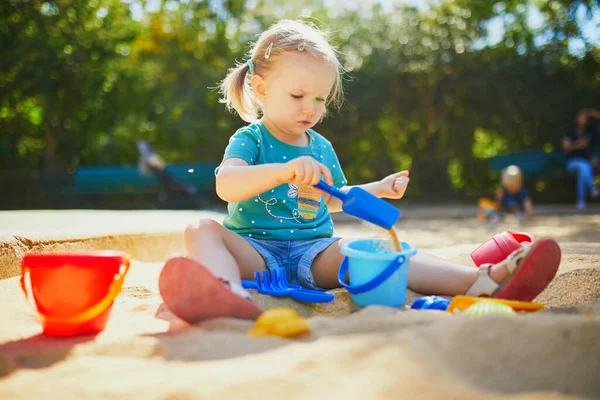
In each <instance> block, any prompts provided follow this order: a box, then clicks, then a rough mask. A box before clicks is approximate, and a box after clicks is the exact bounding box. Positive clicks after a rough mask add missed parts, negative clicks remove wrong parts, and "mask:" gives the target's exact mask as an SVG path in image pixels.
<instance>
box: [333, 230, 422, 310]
mask: <svg viewBox="0 0 600 400" xmlns="http://www.w3.org/2000/svg"><path fill="white" fill-rule="evenodd" d="M401 246H402V251H401V252H395V251H392V250H391V249H392V243H391V240H388V239H358V240H352V241H350V242H346V243H344V244H343V245H342V248H341V250H340V251H341V253H342V254H343V255H344V256H346V257H345V258H344V261H343V262H342V265H341V267H340V270H339V273H338V281H339V283H340V284H341V285H342V286H343V287H345V288H346V289H347V290H348V292H350V297H351V298H352V301H354V302H355V303H356V304H358V305H359V306H362V307H366V306H371V305H380V306H388V307H400V306H403V305H404V302H405V301H406V288H407V285H408V261H409V258H410V257H412V256H414V255H415V254H416V253H417V249H416V248H415V247H412V246H411V245H409V244H408V243H406V242H401ZM348 271H349V272H350V284H347V283H346V273H347V272H348Z"/></svg>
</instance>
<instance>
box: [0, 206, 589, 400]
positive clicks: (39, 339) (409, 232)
mask: <svg viewBox="0 0 600 400" xmlns="http://www.w3.org/2000/svg"><path fill="white" fill-rule="evenodd" d="M599 226H600V216H597V215H569V216H560V217H552V216H548V217H543V218H540V220H538V221H537V222H536V223H535V224H534V225H530V226H526V227H520V228H523V230H527V231H528V232H531V233H533V234H535V235H538V236H546V235H550V234H552V236H554V237H556V238H557V239H558V241H559V243H560V244H561V248H562V250H563V263H562V264H561V268H560V270H559V274H558V275H557V277H556V278H555V280H554V281H553V282H552V284H551V285H550V286H549V287H548V288H547V289H546V291H544V292H543V293H542V294H541V295H540V296H539V297H538V299H537V300H538V301H540V302H542V303H544V304H545V305H546V307H547V308H548V309H547V310H546V311H543V312H540V313H537V314H530V315H518V316H512V317H506V316H504V317H502V316H489V317H484V318H480V319H473V320H470V319H468V318H466V317H465V316H461V315H450V314H447V313H444V312H438V311H413V310H407V309H397V310H396V309H388V308H383V307H368V308H365V309H359V308H358V307H357V306H355V305H353V304H352V302H351V301H350V300H349V297H348V295H347V293H346V292H344V291H342V290H340V291H336V300H335V302H334V303H333V304H329V305H323V306H318V307H309V306H303V305H300V304H299V303H296V302H293V301H291V300H279V299H274V298H271V297H268V296H261V295H257V294H256V295H255V301H256V302H257V303H258V304H259V305H260V306H261V307H263V308H270V307H274V306H282V305H283V306H290V307H293V308H295V309H296V310H298V311H299V312H300V313H301V314H303V315H305V316H306V317H307V318H308V321H309V323H310V325H311V329H312V332H311V334H310V335H307V336H305V337H302V338H299V339H295V340H291V339H282V338H276V337H263V338H256V337H251V336H249V335H248V334H247V332H248V331H249V330H250V328H251V327H252V322H248V321H239V320H231V319H221V320H215V321H210V322H207V323H204V324H198V325H196V326H189V325H188V324H186V323H185V322H183V321H181V320H179V319H177V318H176V317H175V316H173V315H172V314H171V313H170V312H169V311H168V310H166V309H165V308H164V306H162V305H161V300H160V297H159V296H158V293H157V288H156V280H157V275H158V273H159V271H160V268H161V265H162V263H161V262H159V261H156V262H142V261H139V260H137V261H134V263H133V265H132V268H131V270H130V273H129V274H128V276H127V278H126V281H125V286H124V290H123V292H122V294H121V295H120V296H119V297H118V298H117V300H116V301H115V304H114V307H113V310H112V315H111V319H110V320H109V323H108V326H107V328H106V330H105V331H104V332H102V333H101V334H99V335H97V336H77V337H72V338H51V337H46V336H43V335H41V334H40V332H41V329H40V325H39V323H38V322H37V319H36V315H35V313H34V311H33V310H32V309H31V307H30V306H29V304H28V303H27V301H26V300H25V298H24V296H23V295H22V294H21V293H20V289H19V288H18V280H17V278H16V277H12V278H7V279H4V280H0V320H1V321H2V323H1V328H0V398H2V399H4V398H7V399H12V398H15V399H35V398H44V399H54V398H56V399H65V398H66V399H83V398H85V399H109V398H110V399H138V398H139V399H195V398H221V397H223V398H238V397H239V398H261V399H265V398H342V397H343V398H416V399H442V398H456V399H497V398H511V399H542V398H543V399H567V398H600V381H599V380H598V376H599V373H600V340H598V332H600V302H598V300H599V299H600V244H599V242H600V229H599ZM506 228H511V229H515V226H511V224H510V221H509V222H507V223H505V224H502V225H496V226H487V225H483V226H482V225H479V224H476V223H475V222H473V221H471V220H470V219H469V220H466V219H463V220H458V219H430V220H422V221H419V220H407V221H406V222H403V223H401V224H400V226H399V232H400V235H401V237H402V238H403V239H404V240H406V241H409V242H410V243H412V244H415V245H416V246H418V247H419V249H420V250H421V249H426V250H428V251H429V252H431V253H433V254H436V255H439V256H442V257H446V258H450V259H452V260H454V261H457V262H463V263H469V262H470V260H469V256H468V254H469V253H470V251H471V250H473V248H474V247H475V246H476V245H477V243H479V242H480V241H481V240H483V239H484V238H487V237H489V236H490V235H491V233H493V232H494V231H498V230H503V229H506ZM516 228H519V227H516ZM338 232H339V234H342V235H344V236H372V235H377V234H378V233H377V232H373V231H371V230H370V229H369V228H366V227H365V226H363V225H361V224H352V223H342V224H339V225H338ZM40 240H41V239H40ZM44 241H48V242H50V241H51V238H45V239H43V240H41V242H40V243H41V244H40V246H43V243H45V242H44ZM84 243H85V242H84ZM88 245H89V246H91V247H90V248H92V247H93V246H96V245H98V243H94V242H89V243H88ZM100 245H102V246H105V245H107V243H106V242H103V243H101V244H100ZM165 246H167V248H165V249H163V250H162V252H167V251H171V250H176V249H174V248H173V246H174V245H173V244H172V243H171V242H170V241H168V244H167V245H165ZM131 250H132V252H133V253H136V252H138V251H141V250H140V249H138V248H136V247H135V246H132V249H131ZM157 251H158V250H157ZM158 254H159V253H157V256H158ZM136 258H139V257H136ZM9 267H10V268H11V269H13V268H14V265H10V266H6V265H2V268H9ZM13 275H14V274H13ZM418 296H419V295H418V294H416V293H412V292H411V293H409V296H408V300H407V302H408V303H409V304H410V302H412V300H414V299H415V298H416V297H418Z"/></svg>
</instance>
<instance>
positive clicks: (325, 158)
mask: <svg viewBox="0 0 600 400" xmlns="http://www.w3.org/2000/svg"><path fill="white" fill-rule="evenodd" d="M307 133H308V135H309V137H310V143H309V145H308V146H305V147H299V146H292V145H289V144H287V143H284V142H282V141H280V140H278V139H277V138H275V137H274V136H273V135H272V134H271V133H270V132H269V131H268V130H267V128H266V127H265V126H264V125H263V123H262V122H257V123H253V124H250V125H248V126H246V127H243V128H241V129H239V130H238V131H237V132H236V133H235V134H234V135H233V136H232V137H231V138H230V139H229V145H228V146H227V148H226V149H225V155H224V156H223V161H225V160H226V159H228V158H241V159H242V160H244V161H246V162H247V163H248V165H259V164H269V163H285V162H287V161H290V160H292V159H294V158H298V157H301V156H312V157H313V158H314V159H316V160H317V161H319V162H320V163H322V164H323V165H325V166H327V167H328V168H329V170H330V171H331V174H332V175H333V183H334V185H335V186H336V187H338V188H341V187H343V186H345V185H346V178H345V176H344V173H343V171H342V168H341V166H340V162H339V160H338V158H337V155H336V154H335V151H334V150H333V147H332V146H331V143H330V142H329V141H328V140H327V139H325V138H324V137H323V136H321V135H320V134H318V133H317V132H315V131H313V130H310V129H309V130H308V131H307ZM227 209H228V211H229V215H227V217H225V220H224V221H223V225H224V226H225V227H226V228H228V229H230V230H232V231H233V232H236V233H237V234H239V235H242V236H248V237H252V238H255V239H266V240H306V239H315V238H320V237H331V236H332V235H333V222H332V220H331V217H330V215H329V211H328V209H327V206H326V205H325V202H324V199H323V196H321V195H320V194H318V193H316V192H315V189H314V188H312V187H311V186H300V187H298V186H297V185H293V184H285V185H280V186H277V187H275V188H273V189H271V190H268V191H266V192H264V193H261V194H259V195H258V196H255V197H252V198H251V199H248V200H244V201H239V202H231V203H229V204H228V206H227Z"/></svg>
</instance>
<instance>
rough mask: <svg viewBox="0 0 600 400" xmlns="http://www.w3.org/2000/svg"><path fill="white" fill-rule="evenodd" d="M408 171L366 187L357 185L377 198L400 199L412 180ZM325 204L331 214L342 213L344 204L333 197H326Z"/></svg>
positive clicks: (345, 188) (346, 188) (392, 175)
mask: <svg viewBox="0 0 600 400" xmlns="http://www.w3.org/2000/svg"><path fill="white" fill-rule="evenodd" d="M409 174H410V173H409V172H408V171H401V172H396V173H394V174H391V175H388V176H386V177H385V178H383V179H382V180H380V181H377V182H370V183H365V184H364V185H356V187H359V188H361V189H364V190H366V191H367V192H369V193H371V194H372V195H373V196H375V197H379V198H387V199H400V198H402V196H404V192H406V187H407V186H408V182H410V178H409V177H408V176H409ZM352 187H354V186H344V187H343V188H341V190H342V191H344V192H347V191H348V190H350V189H351V188H352ZM325 204H327V208H329V212H338V211H342V202H341V201H340V200H338V199H337V198H335V197H333V196H326V197H325Z"/></svg>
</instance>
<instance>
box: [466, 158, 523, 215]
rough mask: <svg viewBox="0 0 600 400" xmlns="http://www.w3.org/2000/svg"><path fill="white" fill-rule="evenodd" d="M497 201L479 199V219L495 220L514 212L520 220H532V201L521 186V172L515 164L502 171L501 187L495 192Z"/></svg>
mask: <svg viewBox="0 0 600 400" xmlns="http://www.w3.org/2000/svg"><path fill="white" fill-rule="evenodd" d="M496 199H497V201H493V200H490V199H480V200H479V216H478V218H479V220H480V221H486V220H490V221H492V222H497V221H498V220H500V219H502V218H503V217H504V215H506V214H514V215H515V217H516V218H517V219H518V220H519V221H520V222H523V221H532V220H533V202H532V201H531V197H529V192H528V191H527V189H526V188H525V187H524V186H523V173H522V172H521V169H520V168H519V167H517V166H516V165H510V166H508V167H507V168H505V169H504V170H503V171H502V189H501V190H500V191H499V192H498V193H496Z"/></svg>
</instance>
